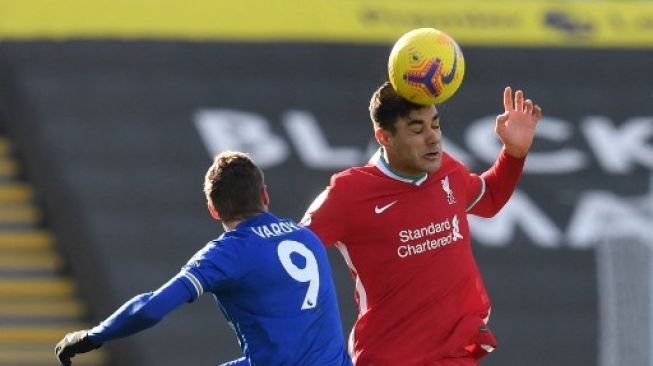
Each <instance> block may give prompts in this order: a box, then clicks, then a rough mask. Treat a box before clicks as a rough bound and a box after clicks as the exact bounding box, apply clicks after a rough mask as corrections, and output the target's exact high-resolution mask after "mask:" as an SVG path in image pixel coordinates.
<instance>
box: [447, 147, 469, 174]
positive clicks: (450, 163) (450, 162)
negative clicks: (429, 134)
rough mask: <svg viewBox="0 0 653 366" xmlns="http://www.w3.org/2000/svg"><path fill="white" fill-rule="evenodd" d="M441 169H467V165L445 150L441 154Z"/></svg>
mask: <svg viewBox="0 0 653 366" xmlns="http://www.w3.org/2000/svg"><path fill="white" fill-rule="evenodd" d="M442 169H444V170H456V169H463V170H467V167H466V166H465V164H463V163H462V162H461V161H459V160H458V159H456V158H454V157H453V156H451V155H450V154H449V153H447V152H446V151H445V152H443V154H442Z"/></svg>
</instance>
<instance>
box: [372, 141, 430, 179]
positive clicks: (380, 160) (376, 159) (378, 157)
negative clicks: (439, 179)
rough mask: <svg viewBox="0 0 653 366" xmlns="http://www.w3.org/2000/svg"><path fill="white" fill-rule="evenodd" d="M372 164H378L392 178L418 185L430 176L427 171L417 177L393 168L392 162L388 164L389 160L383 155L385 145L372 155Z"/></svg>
mask: <svg viewBox="0 0 653 366" xmlns="http://www.w3.org/2000/svg"><path fill="white" fill-rule="evenodd" d="M370 164H372V165H374V166H376V167H377V168H378V169H379V170H380V171H381V172H382V173H383V174H385V175H387V176H388V177H390V178H392V179H396V180H398V181H401V182H405V183H410V184H414V185H416V186H418V185H420V184H422V183H424V182H425V181H426V178H428V174H427V173H423V174H422V175H419V176H417V177H413V176H409V175H405V174H401V173H399V172H398V171H396V170H394V169H392V167H391V166H390V164H388V162H387V161H385V158H384V157H383V147H380V148H379V150H377V151H376V153H374V155H372V157H371V158H370Z"/></svg>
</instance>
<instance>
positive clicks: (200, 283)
mask: <svg viewBox="0 0 653 366" xmlns="http://www.w3.org/2000/svg"><path fill="white" fill-rule="evenodd" d="M239 249H240V248H238V243H237V240H229V239H226V240H217V241H212V242H210V243H208V244H207V245H206V246H205V247H204V248H202V249H201V250H200V251H198V252H197V253H195V255H194V256H193V257H192V258H191V259H190V260H189V261H188V262H187V263H186V265H184V266H183V267H182V269H181V272H180V275H181V276H183V277H184V278H185V279H186V280H187V282H188V283H190V285H191V286H192V288H193V289H194V292H195V293H196V295H197V296H196V297H195V298H197V297H200V296H202V294H203V293H204V292H217V291H220V290H222V289H225V288H229V287H231V286H234V285H236V284H237V283H238V281H239V280H240V279H241V278H242V274H243V273H244V268H243V263H244V261H242V260H241V259H242V258H241V257H242V256H241V253H240V250H239Z"/></svg>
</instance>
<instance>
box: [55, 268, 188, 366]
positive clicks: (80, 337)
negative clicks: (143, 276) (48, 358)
mask: <svg viewBox="0 0 653 366" xmlns="http://www.w3.org/2000/svg"><path fill="white" fill-rule="evenodd" d="M188 282H189V280H188V278H187V277H185V276H183V275H181V274H180V275H177V276H175V277H174V278H172V279H171V280H170V281H168V282H167V283H166V284H164V285H163V286H161V287H160V288H159V289H158V290H156V291H154V292H148V293H144V294H140V295H138V296H135V297H134V298H132V299H131V300H129V301H127V302H126V303H124V304H123V305H122V306H121V307H120V308H119V309H118V310H116V312H114V313H113V314H112V315H111V316H109V317H108V318H107V319H106V320H104V321H102V322H101V323H100V324H99V325H97V326H95V327H94V328H92V329H88V330H80V331H77V332H72V333H69V334H67V335H66V336H65V337H64V338H63V339H62V340H61V341H60V342H59V343H58V344H57V346H56V347H55V353H56V355H57V358H58V359H59V363H60V364H61V365H70V364H71V361H70V359H71V358H72V357H74V356H75V355H76V354H79V353H85V352H89V351H92V350H94V349H96V348H99V347H100V346H101V345H102V344H103V343H104V342H107V341H110V340H112V339H116V338H122V337H126V336H129V335H131V334H134V333H137V332H140V331H142V330H145V329H147V328H149V327H151V326H153V325H155V324H156V323H158V322H159V321H161V319H163V318H164V317H165V316H166V315H167V314H169V313H170V312H172V311H173V310H175V309H177V308H178V307H180V306H181V305H183V304H185V303H187V302H189V301H192V300H193V299H194V298H195V294H194V293H193V291H192V289H191V286H192V284H189V283H188Z"/></svg>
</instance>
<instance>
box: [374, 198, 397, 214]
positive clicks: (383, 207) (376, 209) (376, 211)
mask: <svg viewBox="0 0 653 366" xmlns="http://www.w3.org/2000/svg"><path fill="white" fill-rule="evenodd" d="M397 202H399V200H397V201H393V202H390V203H388V204H387V205H385V206H381V207H379V206H375V207H374V212H375V213H377V214H380V213H381V212H383V211H385V210H387V209H389V208H390V207H391V206H392V205H394V204H395V203H397Z"/></svg>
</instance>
